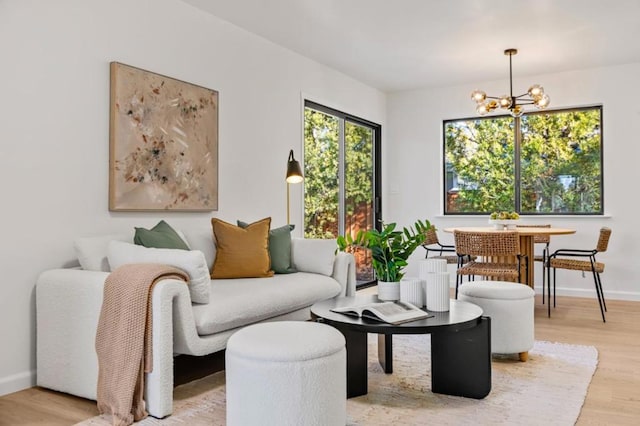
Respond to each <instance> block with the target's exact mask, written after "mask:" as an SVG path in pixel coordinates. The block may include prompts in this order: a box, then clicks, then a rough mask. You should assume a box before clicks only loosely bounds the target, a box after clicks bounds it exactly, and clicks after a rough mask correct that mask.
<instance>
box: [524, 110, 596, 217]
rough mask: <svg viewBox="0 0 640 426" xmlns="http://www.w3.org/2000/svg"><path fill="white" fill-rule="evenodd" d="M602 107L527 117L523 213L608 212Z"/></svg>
mask: <svg viewBox="0 0 640 426" xmlns="http://www.w3.org/2000/svg"><path fill="white" fill-rule="evenodd" d="M600 111H601V110H600V108H593V109H586V110H573V111H562V112H549V113H537V114H530V115H525V116H523V117H522V118H521V130H522V152H521V163H520V167H521V187H520V191H521V206H520V211H521V212H522V213H554V214H558V213H560V214H562V213H567V214H571V213H577V214H580V213H600V212H601V211H602V191H601V188H602V181H601V163H602V158H601V153H602V144H601V132H600V129H601V123H600Z"/></svg>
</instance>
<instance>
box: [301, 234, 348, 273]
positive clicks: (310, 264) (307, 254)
mask: <svg viewBox="0 0 640 426" xmlns="http://www.w3.org/2000/svg"><path fill="white" fill-rule="evenodd" d="M337 248H338V245H337V243H336V240H321V239H307V238H293V239H292V240H291V261H292V263H293V267H294V268H296V269H297V270H298V271H301V272H313V273H315V274H322V275H326V276H330V275H331V274H332V273H333V262H334V260H335V258H336V249H337Z"/></svg>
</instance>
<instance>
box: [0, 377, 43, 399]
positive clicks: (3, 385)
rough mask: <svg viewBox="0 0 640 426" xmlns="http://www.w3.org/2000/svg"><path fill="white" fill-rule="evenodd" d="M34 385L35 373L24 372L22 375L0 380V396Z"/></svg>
mask: <svg viewBox="0 0 640 426" xmlns="http://www.w3.org/2000/svg"><path fill="white" fill-rule="evenodd" d="M35 385H36V372H35V371H26V372H24V373H19V374H14V375H13V376H8V377H1V378H0V396H2V395H6V394H9V393H13V392H18V391H21V390H23V389H27V388H31V387H33V386H35Z"/></svg>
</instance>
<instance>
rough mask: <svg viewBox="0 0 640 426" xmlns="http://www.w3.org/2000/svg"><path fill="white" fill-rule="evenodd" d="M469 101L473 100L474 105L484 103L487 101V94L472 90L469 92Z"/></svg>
mask: <svg viewBox="0 0 640 426" xmlns="http://www.w3.org/2000/svg"><path fill="white" fill-rule="evenodd" d="M471 99H473V100H474V101H475V102H476V103H478V104H479V103H480V102H484V100H485V99H487V94H486V93H484V92H483V91H482V90H474V91H473V92H471Z"/></svg>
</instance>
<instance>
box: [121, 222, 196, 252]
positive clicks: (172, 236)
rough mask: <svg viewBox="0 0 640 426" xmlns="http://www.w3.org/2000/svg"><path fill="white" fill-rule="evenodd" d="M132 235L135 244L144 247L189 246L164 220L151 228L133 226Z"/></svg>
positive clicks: (181, 247) (185, 248)
mask: <svg viewBox="0 0 640 426" xmlns="http://www.w3.org/2000/svg"><path fill="white" fill-rule="evenodd" d="M135 230H136V232H135V234H134V235H133V242H134V243H135V244H138V245H141V246H145V247H155V248H168V249H180V250H189V246H188V245H187V244H186V243H185V242H184V240H183V239H182V238H180V235H178V233H177V232H176V231H175V230H174V229H173V228H172V227H171V226H170V225H169V224H168V223H167V222H165V221H164V220H161V221H160V222H158V224H157V225H156V226H154V227H153V228H151V229H146V228H138V227H136V228H135Z"/></svg>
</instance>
